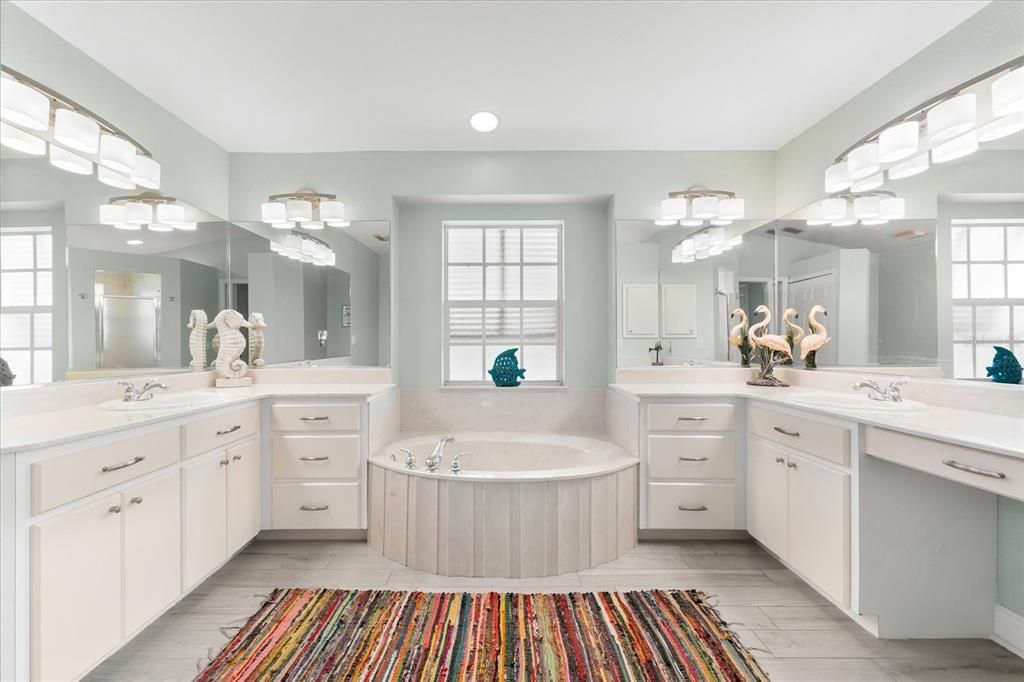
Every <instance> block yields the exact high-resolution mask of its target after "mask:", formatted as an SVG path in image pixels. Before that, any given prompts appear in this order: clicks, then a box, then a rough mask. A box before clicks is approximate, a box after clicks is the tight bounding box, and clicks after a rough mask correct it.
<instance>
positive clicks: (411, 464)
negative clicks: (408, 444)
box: [398, 448, 416, 469]
mask: <svg viewBox="0 0 1024 682" xmlns="http://www.w3.org/2000/svg"><path fill="white" fill-rule="evenodd" d="M398 451H399V452H401V453H402V454H403V455H405V468H406V469H415V468H416V455H414V454H412V450H410V449H409V448H398Z"/></svg>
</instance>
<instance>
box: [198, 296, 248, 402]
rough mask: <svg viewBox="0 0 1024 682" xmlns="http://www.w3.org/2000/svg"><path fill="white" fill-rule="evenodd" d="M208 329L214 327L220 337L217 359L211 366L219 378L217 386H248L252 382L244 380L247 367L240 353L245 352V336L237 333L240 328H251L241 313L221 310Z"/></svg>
mask: <svg viewBox="0 0 1024 682" xmlns="http://www.w3.org/2000/svg"><path fill="white" fill-rule="evenodd" d="M207 326H208V327H215V328H216V329H217V335H218V336H219V337H220V349H219V350H218V351H217V359H216V360H215V361H214V363H213V366H214V367H215V368H216V369H217V374H218V375H219V376H220V378H219V379H217V385H218V386H248V385H249V384H250V383H252V380H251V379H249V378H245V371H246V370H247V369H248V368H249V365H247V364H246V363H245V360H242V352H243V351H244V350H245V336H243V335H242V332H240V331H238V330H239V329H240V328H241V327H251V326H252V325H250V324H249V323H248V322H247V321H246V319H245V318H244V317H242V313H240V312H238V311H237V310H231V309H230V308H229V309H228V310H222V311H220V312H219V313H217V317H215V318H213V322H211V323H210V324H209V325H207Z"/></svg>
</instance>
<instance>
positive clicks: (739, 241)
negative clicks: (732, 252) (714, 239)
mask: <svg viewBox="0 0 1024 682" xmlns="http://www.w3.org/2000/svg"><path fill="white" fill-rule="evenodd" d="M742 245H743V235H742V234H738V235H736V236H735V237H733V238H732V239H730V240H729V246H732V247H737V246H742Z"/></svg>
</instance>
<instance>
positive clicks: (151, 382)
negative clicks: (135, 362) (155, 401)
mask: <svg viewBox="0 0 1024 682" xmlns="http://www.w3.org/2000/svg"><path fill="white" fill-rule="evenodd" d="M117 385H118V386H124V397H122V398H121V400H123V401H124V402H126V403H132V402H138V401H140V400H151V399H152V398H153V391H154V390H156V389H158V388H160V389H163V390H165V391H166V390H169V389H168V386H167V384H165V383H163V382H160V381H157V380H156V379H146V381H145V382H144V383H143V384H142V388H139V387H137V386H136V385H135V384H134V383H132V382H131V381H119V382H117Z"/></svg>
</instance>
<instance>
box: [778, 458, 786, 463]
mask: <svg viewBox="0 0 1024 682" xmlns="http://www.w3.org/2000/svg"><path fill="white" fill-rule="evenodd" d="M775 463H776V464H785V463H786V460H784V459H782V458H781V457H776V458H775Z"/></svg>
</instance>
